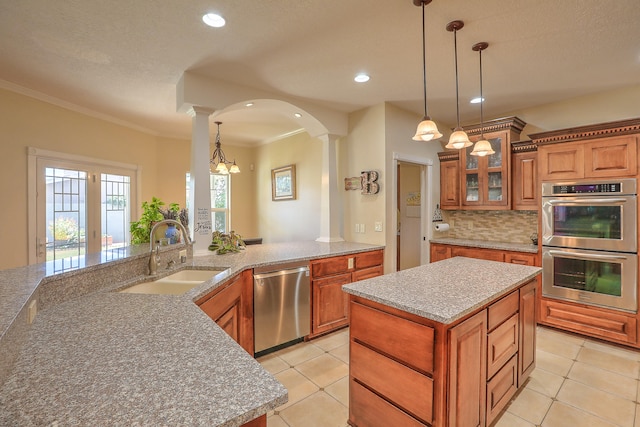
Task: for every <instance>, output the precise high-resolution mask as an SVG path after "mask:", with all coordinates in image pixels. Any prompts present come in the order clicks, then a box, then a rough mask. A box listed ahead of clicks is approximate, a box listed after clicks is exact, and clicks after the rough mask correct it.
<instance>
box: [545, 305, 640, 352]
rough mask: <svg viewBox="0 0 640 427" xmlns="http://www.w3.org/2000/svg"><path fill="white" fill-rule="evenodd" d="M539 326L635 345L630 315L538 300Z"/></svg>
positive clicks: (634, 319)
mask: <svg viewBox="0 0 640 427" xmlns="http://www.w3.org/2000/svg"><path fill="white" fill-rule="evenodd" d="M540 323H542V324H545V325H550V326H555V327H559V328H562V329H564V330H568V331H574V332H578V333H581V334H585V335H589V336H593V337H596V338H602V339H606V340H608V341H615V342H619V343H622V344H632V345H637V344H636V342H637V341H636V339H637V319H636V316H635V315H634V314H629V315H626V314H624V313H621V312H619V311H618V312H613V311H611V310H606V309H600V308H597V307H593V306H587V307H585V306H581V305H579V304H574V303H568V302H564V301H557V300H547V299H544V298H542V299H541V300H540Z"/></svg>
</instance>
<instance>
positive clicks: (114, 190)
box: [100, 173, 131, 251]
mask: <svg viewBox="0 0 640 427" xmlns="http://www.w3.org/2000/svg"><path fill="white" fill-rule="evenodd" d="M100 183H101V191H100V194H101V195H100V199H101V200H100V201H101V206H102V215H101V223H102V224H101V231H102V232H101V240H100V246H101V248H102V250H103V251H104V250H107V249H113V248H121V247H124V246H127V245H128V242H129V224H130V222H131V215H130V209H129V206H131V195H130V192H131V183H130V177H129V176H126V175H113V174H107V173H103V174H101V179H100Z"/></svg>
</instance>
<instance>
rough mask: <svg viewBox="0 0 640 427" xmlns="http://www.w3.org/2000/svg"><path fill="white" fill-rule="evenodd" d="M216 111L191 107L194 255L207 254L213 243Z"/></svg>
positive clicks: (191, 184)
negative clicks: (211, 134)
mask: <svg viewBox="0 0 640 427" xmlns="http://www.w3.org/2000/svg"><path fill="white" fill-rule="evenodd" d="M213 111H214V110H213V109H211V108H205V107H196V106H194V107H192V108H191V109H190V110H189V114H190V115H191V117H192V122H191V128H192V134H191V172H190V181H189V206H188V208H189V229H190V232H191V239H192V240H193V254H194V255H207V254H208V253H209V244H211V233H212V225H211V188H210V183H209V173H210V169H209V116H210V115H211V114H212V113H213Z"/></svg>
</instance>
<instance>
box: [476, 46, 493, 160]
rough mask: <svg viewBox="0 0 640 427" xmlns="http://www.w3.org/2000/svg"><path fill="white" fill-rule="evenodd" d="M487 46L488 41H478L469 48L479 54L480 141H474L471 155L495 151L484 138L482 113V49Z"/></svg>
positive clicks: (487, 153)
mask: <svg viewBox="0 0 640 427" xmlns="http://www.w3.org/2000/svg"><path fill="white" fill-rule="evenodd" d="M488 47H489V43H486V42H480V43H476V44H474V45H473V46H472V47H471V49H472V50H474V51H476V52H478V54H479V56H480V141H478V142H476V145H474V146H473V151H472V152H471V155H472V156H480V157H484V156H488V155H490V154H493V153H495V151H493V148H491V143H490V142H489V141H487V140H486V139H484V115H483V114H482V104H484V98H483V96H482V51H483V50H485V49H486V48H488Z"/></svg>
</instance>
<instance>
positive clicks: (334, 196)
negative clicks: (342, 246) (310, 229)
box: [316, 134, 344, 242]
mask: <svg viewBox="0 0 640 427" xmlns="http://www.w3.org/2000/svg"><path fill="white" fill-rule="evenodd" d="M319 139H320V140H321V141H322V184H321V188H320V237H318V238H317V239H316V241H318V242H343V241H344V239H343V238H342V203H341V198H340V188H339V187H338V167H337V163H338V159H337V150H336V141H337V140H338V136H336V135H329V134H327V135H323V136H320V137H319Z"/></svg>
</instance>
